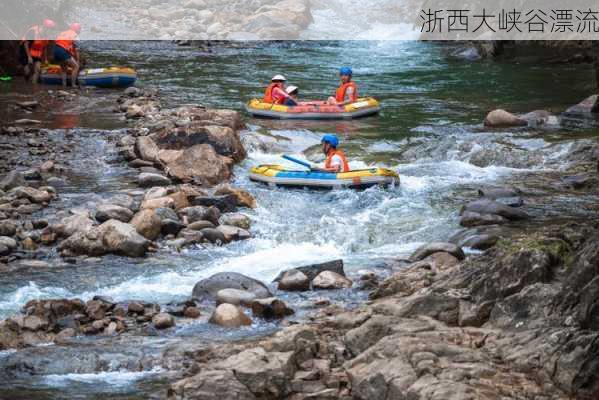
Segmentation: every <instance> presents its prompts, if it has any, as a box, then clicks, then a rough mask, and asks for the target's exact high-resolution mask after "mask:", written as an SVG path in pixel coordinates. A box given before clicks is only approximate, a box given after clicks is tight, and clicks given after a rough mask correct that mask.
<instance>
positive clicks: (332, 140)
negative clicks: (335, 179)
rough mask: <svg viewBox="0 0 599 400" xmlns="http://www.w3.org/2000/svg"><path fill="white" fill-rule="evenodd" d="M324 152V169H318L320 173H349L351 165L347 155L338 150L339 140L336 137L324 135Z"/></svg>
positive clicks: (322, 141)
mask: <svg viewBox="0 0 599 400" xmlns="http://www.w3.org/2000/svg"><path fill="white" fill-rule="evenodd" d="M320 142H321V143H322V152H323V153H324V155H325V156H326V159H325V161H324V168H317V169H316V170H318V171H323V172H333V173H340V172H349V163H348V162H347V157H345V154H344V153H343V152H342V151H341V150H339V149H337V147H338V146H339V138H337V136H336V135H330V134H327V135H324V136H323V137H322V140H321V141H320Z"/></svg>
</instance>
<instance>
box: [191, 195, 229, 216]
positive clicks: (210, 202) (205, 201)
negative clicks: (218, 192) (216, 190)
mask: <svg viewBox="0 0 599 400" xmlns="http://www.w3.org/2000/svg"><path fill="white" fill-rule="evenodd" d="M193 205H194V206H204V207H213V206H214V207H216V208H218V210H219V211H220V212H221V213H231V212H234V211H235V210H236V209H237V197H236V196H235V195H232V194H228V195H223V196H200V197H196V198H194V199H193Z"/></svg>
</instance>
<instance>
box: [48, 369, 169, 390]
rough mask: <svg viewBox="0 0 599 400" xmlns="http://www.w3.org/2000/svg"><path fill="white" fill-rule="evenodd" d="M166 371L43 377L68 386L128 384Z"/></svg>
mask: <svg viewBox="0 0 599 400" xmlns="http://www.w3.org/2000/svg"><path fill="white" fill-rule="evenodd" d="M162 372H164V370H163V369H161V368H154V369H152V370H149V371H138V372H131V371H109V372H98V373H95V374H65V375H46V376H44V378H43V381H44V383H45V384H47V385H49V386H58V387H66V386H70V385H72V384H73V383H84V384H98V383H101V384H108V385H114V386H127V385H131V384H133V383H135V382H136V381H139V380H141V379H144V378H148V377H150V376H153V375H157V374H160V373H162Z"/></svg>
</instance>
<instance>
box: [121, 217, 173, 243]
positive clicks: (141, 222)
mask: <svg viewBox="0 0 599 400" xmlns="http://www.w3.org/2000/svg"><path fill="white" fill-rule="evenodd" d="M167 221H171V220H167ZM175 223H177V224H178V222H176V221H175ZM131 225H133V227H135V230H136V231H137V233H139V234H140V235H142V236H143V237H145V238H146V239H148V240H156V239H157V238H158V236H160V232H161V231H162V229H163V221H162V220H161V219H160V217H159V216H158V215H156V211H155V210H154V209H145V210H141V211H139V212H138V213H137V214H135V216H134V217H133V219H132V220H131Z"/></svg>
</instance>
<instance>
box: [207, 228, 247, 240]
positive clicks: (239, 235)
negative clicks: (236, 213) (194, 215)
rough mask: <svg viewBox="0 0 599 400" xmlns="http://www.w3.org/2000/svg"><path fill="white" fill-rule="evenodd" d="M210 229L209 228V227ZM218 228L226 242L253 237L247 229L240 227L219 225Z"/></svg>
mask: <svg viewBox="0 0 599 400" xmlns="http://www.w3.org/2000/svg"><path fill="white" fill-rule="evenodd" d="M208 229H209V228H208ZM216 230H217V231H219V232H220V233H222V235H223V238H224V242H225V243H229V242H232V241H235V240H246V239H249V238H251V237H252V235H251V234H250V233H249V232H248V231H246V230H245V229H241V228H238V227H236V226H230V225H219V226H217V227H216Z"/></svg>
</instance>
